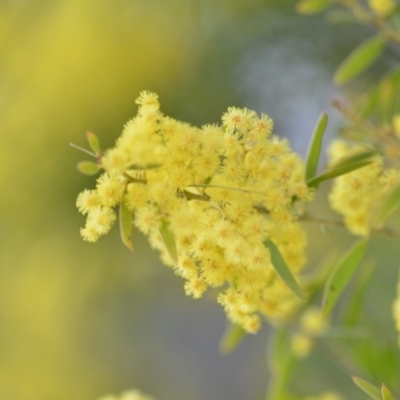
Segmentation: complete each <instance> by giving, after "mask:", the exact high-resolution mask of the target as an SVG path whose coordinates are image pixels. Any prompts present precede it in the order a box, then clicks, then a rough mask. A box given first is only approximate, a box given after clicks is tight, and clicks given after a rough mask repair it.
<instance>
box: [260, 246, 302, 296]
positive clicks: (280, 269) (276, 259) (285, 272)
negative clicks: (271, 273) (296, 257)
mask: <svg viewBox="0 0 400 400" xmlns="http://www.w3.org/2000/svg"><path fill="white" fill-rule="evenodd" d="M263 244H264V246H265V247H266V248H267V249H269V251H270V253H271V261H272V265H273V267H274V268H275V271H276V272H277V273H278V275H279V276H280V277H281V279H282V280H283V281H284V282H285V283H286V285H287V286H288V287H289V289H290V290H291V291H292V292H293V293H294V294H295V295H296V296H298V297H299V298H300V299H302V300H306V297H305V295H304V293H303V291H302V290H301V288H300V286H299V284H298V283H297V281H296V279H295V278H294V276H293V274H292V272H291V271H290V269H289V267H288V266H287V264H286V262H285V260H284V259H283V257H282V255H281V253H280V251H279V249H278V247H277V246H276V245H275V243H273V242H271V241H270V240H266V241H265V242H263Z"/></svg>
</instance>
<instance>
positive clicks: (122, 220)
mask: <svg viewBox="0 0 400 400" xmlns="http://www.w3.org/2000/svg"><path fill="white" fill-rule="evenodd" d="M119 232H120V234H121V239H122V243H123V244H124V245H125V246H126V247H127V248H128V249H129V250H131V251H133V245H132V212H131V211H129V210H128V209H127V208H126V206H125V204H124V202H123V201H121V203H120V204H119Z"/></svg>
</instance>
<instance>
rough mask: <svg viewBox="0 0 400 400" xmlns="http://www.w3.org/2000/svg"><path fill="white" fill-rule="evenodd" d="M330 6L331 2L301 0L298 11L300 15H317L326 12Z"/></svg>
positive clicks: (326, 0) (325, 0)
mask: <svg viewBox="0 0 400 400" xmlns="http://www.w3.org/2000/svg"><path fill="white" fill-rule="evenodd" d="M330 4H331V1H330V0H300V1H299V2H298V3H297V5H296V10H297V12H298V13H300V14H316V13H319V12H322V11H324V10H325V9H326V8H327V7H329V6H330Z"/></svg>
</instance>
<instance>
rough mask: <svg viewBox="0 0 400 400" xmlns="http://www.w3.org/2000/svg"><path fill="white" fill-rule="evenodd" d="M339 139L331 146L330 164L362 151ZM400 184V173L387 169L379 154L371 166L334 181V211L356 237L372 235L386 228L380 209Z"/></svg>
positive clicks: (332, 194)
mask: <svg viewBox="0 0 400 400" xmlns="http://www.w3.org/2000/svg"><path fill="white" fill-rule="evenodd" d="M362 149H363V147H361V146H360V145H351V144H349V143H347V142H345V141H342V140H337V141H335V142H333V144H332V145H331V147H330V161H331V162H332V163H335V162H337V161H339V160H340V159H341V158H344V157H348V156H350V155H352V154H355V153H357V152H359V151H360V150H362ZM399 184H400V170H398V169H396V168H385V167H384V165H383V158H382V157H381V156H379V155H377V156H376V157H375V159H374V162H373V163H371V164H370V165H368V166H366V167H363V168H360V169H358V170H356V171H352V172H350V173H348V174H345V175H342V176H340V177H338V178H336V179H335V180H334V183H333V186H332V190H331V192H330V194H329V201H330V204H331V207H332V209H333V210H335V211H336V212H338V213H339V214H341V215H343V217H344V222H345V224H346V227H347V228H348V229H349V231H350V232H352V233H353V234H355V235H359V236H368V235H369V234H370V233H371V232H372V231H373V230H374V229H379V228H381V227H382V223H383V222H384V221H381V220H380V219H379V216H380V213H379V211H380V207H381V206H382V203H383V201H384V199H385V198H386V197H387V196H388V194H389V193H390V192H391V191H392V190H393V189H394V188H395V187H396V186H398V185H399Z"/></svg>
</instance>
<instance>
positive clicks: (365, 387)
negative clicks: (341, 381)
mask: <svg viewBox="0 0 400 400" xmlns="http://www.w3.org/2000/svg"><path fill="white" fill-rule="evenodd" d="M351 378H352V379H353V382H354V383H355V384H356V385H357V386H358V387H359V388H360V389H361V390H362V391H363V392H365V393H367V394H368V395H369V397H371V398H372V399H374V400H382V398H381V391H380V390H379V388H377V387H376V386H374V385H373V384H372V383H369V382H367V381H365V380H364V379H361V378H358V377H356V376H352V377H351Z"/></svg>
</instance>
